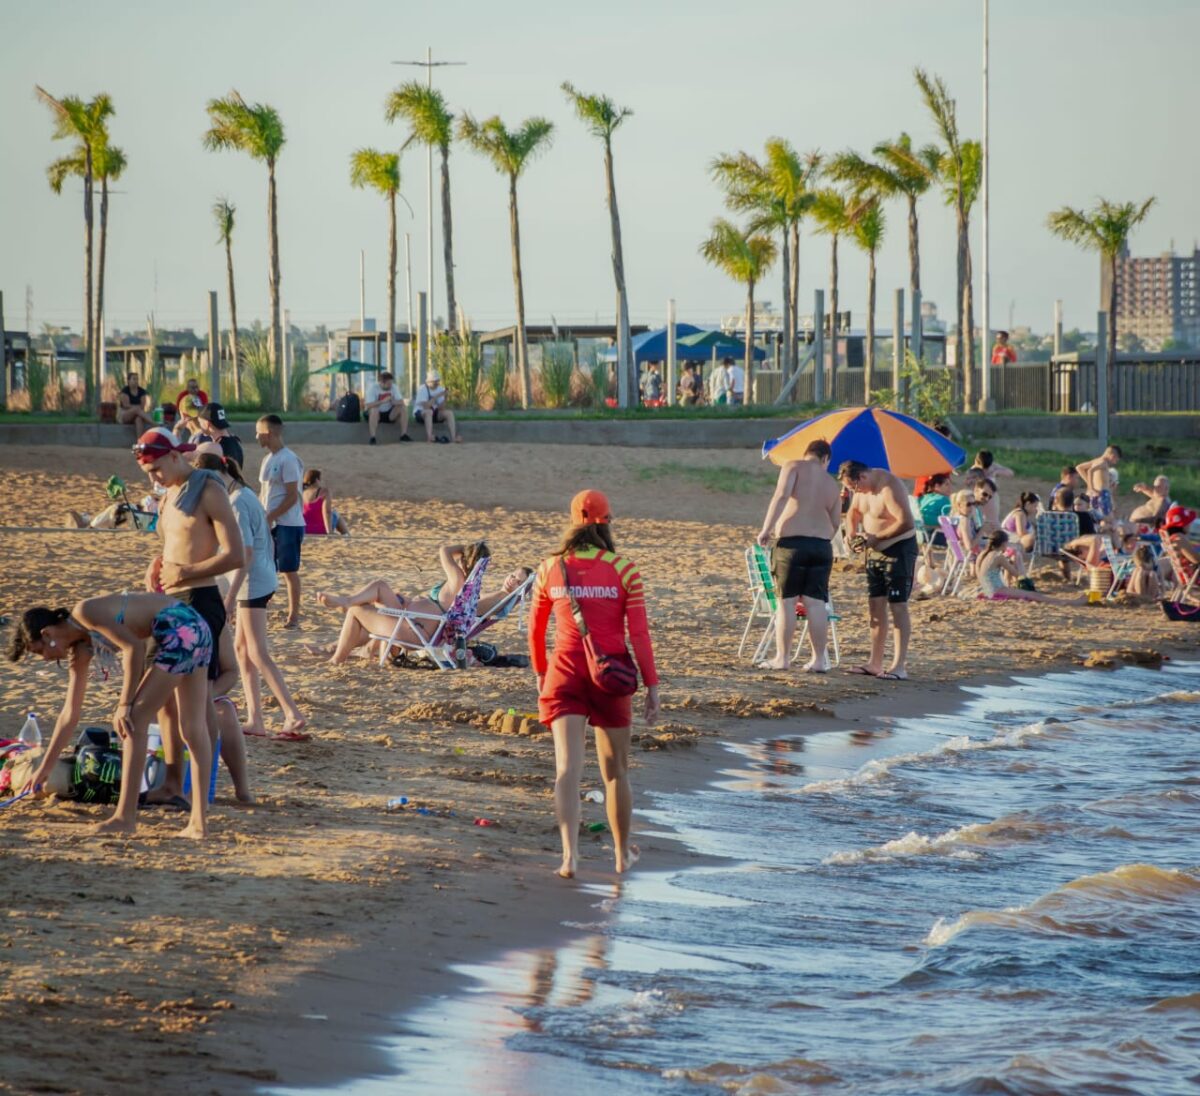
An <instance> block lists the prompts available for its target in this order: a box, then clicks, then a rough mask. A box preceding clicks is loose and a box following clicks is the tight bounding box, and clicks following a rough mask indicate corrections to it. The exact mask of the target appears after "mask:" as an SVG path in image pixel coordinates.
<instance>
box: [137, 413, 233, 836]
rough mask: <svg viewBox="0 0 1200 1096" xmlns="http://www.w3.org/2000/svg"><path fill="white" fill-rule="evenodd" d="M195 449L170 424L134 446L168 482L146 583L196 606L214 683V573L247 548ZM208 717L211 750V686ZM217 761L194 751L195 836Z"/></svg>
mask: <svg viewBox="0 0 1200 1096" xmlns="http://www.w3.org/2000/svg"><path fill="white" fill-rule="evenodd" d="M194 448H195V446H192V445H180V444H179V443H177V442H176V441H175V438H174V436H173V435H172V434H171V432H170V431H169V430H164V429H161V428H156V429H154V430H147V431H146V433H144V434H143V435H142V436H141V437H140V438H138V441H137V444H136V445H135V446H134V447H133V449H134V454H135V455H136V457H137V461H138V464H139V465H141V467H142V470H143V471H144V472H145V473H146V475H147V476H148V477H149V478H150V481H151V482H152V483H155V484H161V485H162V486H163V487H165V488H166V489H167V493H166V495H165V496H164V497H163V500H162V503H161V504H160V506H159V511H158V533H159V535H160V536H161V537H162V555H161V556H160V557H158V558H157V559H155V560H154V562H153V563H151V565H150V570H149V572H148V573H147V584H148V585H149V586H151V588H154V587H156V586H157V587H160V588H161V589H162V590H163V591H164V592H165V593H169V594H171V596H172V597H175V598H177V599H178V600H179V601H181V602H182V603H183V604H185V605H190V606H191V607H192V608H193V609H195V610H196V612H197V613H199V614H200V616H202V617H203V618H204V620H205V623H207V624H208V627H209V630H210V631H211V632H212V637H213V655H214V657H213V660H212V662H211V663H210V664H209V668H208V676H209V681H210V682H211V681H213V680H215V679H216V678H217V677H218V676H220V672H221V667H220V665H219V660H218V659H217V657H216V651H217V648H218V645H219V643H220V636H221V633H222V631H223V630H224V628H225V603H224V601H223V599H222V597H221V592H220V590H219V589H218V587H217V584H216V577H217V575H223V574H225V572H227V571H232V570H236V569H237V568H238V567H240V566H241V565H242V562H243V559H244V552H243V550H242V534H241V532H240V531H239V529H238V524H237V518H236V517H235V516H234V513H233V505H232V504H231V503H230V501H229V495H228V494H227V492H226V491H225V485H224V483H222V481H221V480H220V478H219V477H218V476H217V475H216V474H215V473H211V472H198V471H196V470H195V469H194V468H193V467H192V466H191V465H190V464H189V463H188V461H187V459H186V457H185V456H184V454H186V453H190V452H191V451H192V450H193V449H194ZM214 484H215V485H216V486H215V488H214ZM206 716H207V722H208V729H209V750H210V751H211V749H212V748H213V747H214V746H215V743H216V737H217V715H216V710H215V708H214V707H213V702H212V694H211V687H210V692H209V697H208V702H207V704H206ZM243 748H244V747H243ZM211 766H212V754H211V752H209V753H208V755H207V757H198V756H196V755H195V753H193V756H192V800H193V809H194V807H195V802H196V799H197V797H198V798H199V801H200V803H201V804H202V806H201V810H200V812H199V814H200V818H201V821H200V823H199V826H198V832H197V833H194V834H192V836H195V837H203V836H205V834H206V833H207V825H206V820H205V818H204V809H203V808H204V805H206V804H207V803H208V780H209V771H210V769H211ZM195 818H196V814H195V813H194V814H193V819H195ZM195 825H196V823H195V822H193V826H195Z"/></svg>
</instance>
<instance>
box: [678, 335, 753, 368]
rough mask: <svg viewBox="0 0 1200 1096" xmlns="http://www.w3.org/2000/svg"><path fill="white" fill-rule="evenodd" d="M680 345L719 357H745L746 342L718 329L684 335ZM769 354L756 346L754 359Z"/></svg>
mask: <svg viewBox="0 0 1200 1096" xmlns="http://www.w3.org/2000/svg"><path fill="white" fill-rule="evenodd" d="M678 345H679V346H686V347H687V348H688V349H690V350H703V351H705V353H706V354H709V355H715V356H716V357H718V358H745V356H746V344H745V343H744V342H743V341H742V340H741V339H739V338H737V337H736V336H735V335H726V334H725V332H724V331H720V330H717V329H713V330H709V331H697V332H695V333H694V334H691V335H684V336H683V338H681V339H680V340H679V341H678ZM766 356H767V352H766V351H765V350H763V349H762V347H759V346H756V347H755V348H754V360H755V361H762V360H763V359H764V358H765V357H766Z"/></svg>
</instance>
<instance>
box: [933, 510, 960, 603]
mask: <svg viewBox="0 0 1200 1096" xmlns="http://www.w3.org/2000/svg"><path fill="white" fill-rule="evenodd" d="M938 528H939V529H941V531H942V536H943V537H945V538H946V562H947V566H946V581H945V582H943V583H942V595H943V596H949V597H954V596H955V595H956V594H957V593H958V588H959V587H960V586H961V585H962V580H963V577H964V576H965V575H966V573H967V553H966V550H965V549H964V548H963V546H962V541H960V540H959V539H958V529H957V528H956V526H955V524H954V522H952V521H951V520H950V519H949V518H948V517H947V516H946V515H945V514H942V515H941V517H939V518H938Z"/></svg>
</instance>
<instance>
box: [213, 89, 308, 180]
mask: <svg viewBox="0 0 1200 1096" xmlns="http://www.w3.org/2000/svg"><path fill="white" fill-rule="evenodd" d="M205 109H206V110H207V111H208V118H209V122H210V123H211V124H210V125H209V128H208V129H207V130H206V131H205V133H204V136H203V138H202V141H203V144H204V147H205V148H206V149H208V151H209V152H219V151H224V150H229V149H233V150H236V151H239V152H245V153H246V154H247V155H249V156H250V157H252V158H253V159H255V160H263V161H265V162H267V163H274V161H275V160H276V159H277V158H278V156H279V153H280V151H282V149H283V146H284V143H285V142H286V140H287V137H286V135H285V133H284V128H283V120H282V119H281V118H280V116H279V112H278V111H277V110H275V108H274V107H271V106H267V105H266V104H265V103H247V102H246V100H245V99H243V98H242V96H241V94H240V93H239V92H237V91H236V90H234V91H231V92H230V93H229V94H228V95H227V96H226V97H225V98H224V99H210V100H209V101H208V105H207V106H206V108H205Z"/></svg>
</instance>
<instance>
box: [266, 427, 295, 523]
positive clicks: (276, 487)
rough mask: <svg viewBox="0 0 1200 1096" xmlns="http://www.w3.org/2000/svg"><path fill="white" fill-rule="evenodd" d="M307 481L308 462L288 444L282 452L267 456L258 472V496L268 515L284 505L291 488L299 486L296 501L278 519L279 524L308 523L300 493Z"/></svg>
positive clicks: (276, 521)
mask: <svg viewBox="0 0 1200 1096" xmlns="http://www.w3.org/2000/svg"><path fill="white" fill-rule="evenodd" d="M303 480H304V463H303V462H302V461H301V460H300V458H299V457H298V456H296V454H295V453H293V452H292V451H291V450H290V449H289V448H288V447H287V446H286V445H285V446H284V447H283V448H282V449H280V450H279V452H278V453H268V454H267V455H266V456H265V457H263V462H262V467H261V468H260V469H259V470H258V482H259V484H260V487H259V491H258V497H259V501H261V502H262V504H263V509H264V510H266V512H267V513H268V514H269V513H270V512H271V511H272V510H274V509H275V507H276V506H278V505H279V504H280V503H281V502H283V497H284V495H286V494H287V485H288V484H289V483H294V484H295V485H296V501H295V503H294V504H293V505H292V506H291V507H290V508H289V509H287V510H285V511H284V512H283V513H282V514H281V515H280V516H279V517H278V518H276V520H275V524H276V525H301V526H302V525H303V524H304V507H303V505H302V503H301V497H302V496H301V492H300V484H301V483H302V482H303Z"/></svg>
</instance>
